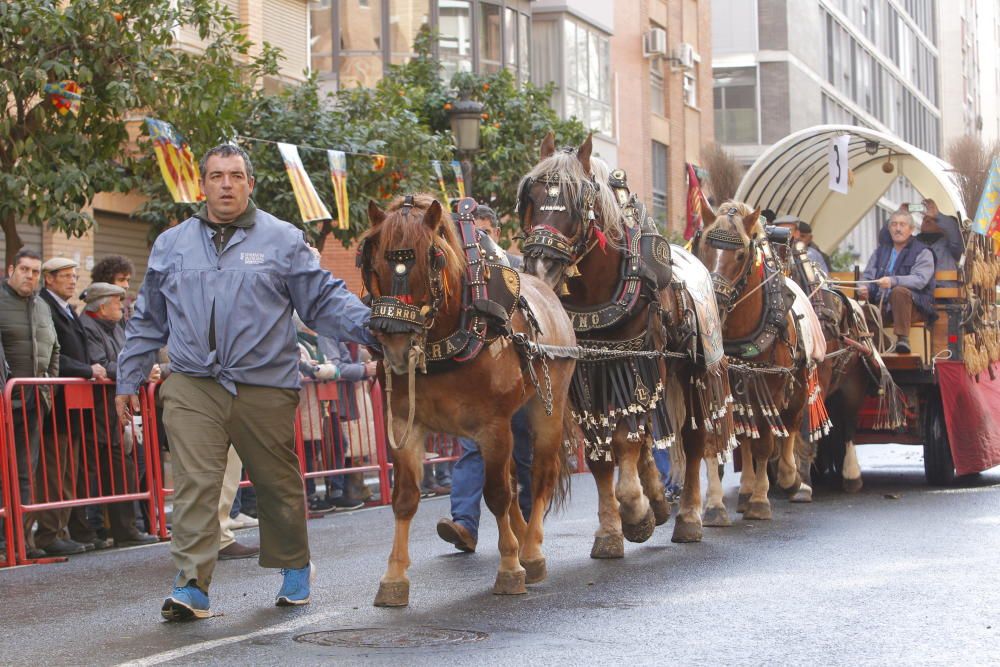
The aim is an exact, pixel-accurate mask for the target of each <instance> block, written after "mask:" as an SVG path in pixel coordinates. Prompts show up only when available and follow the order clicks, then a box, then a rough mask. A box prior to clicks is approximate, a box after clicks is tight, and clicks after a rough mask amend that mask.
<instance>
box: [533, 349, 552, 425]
mask: <svg viewBox="0 0 1000 667" xmlns="http://www.w3.org/2000/svg"><path fill="white" fill-rule="evenodd" d="M541 360H542V374H543V375H545V396H544V398H543V399H542V401H543V403H544V404H545V414H547V415H548V416H550V417H551V416H552V377H551V376H550V375H549V364H548V362H547V361H545V356H544V355H542V356H541ZM536 389H537V387H536Z"/></svg>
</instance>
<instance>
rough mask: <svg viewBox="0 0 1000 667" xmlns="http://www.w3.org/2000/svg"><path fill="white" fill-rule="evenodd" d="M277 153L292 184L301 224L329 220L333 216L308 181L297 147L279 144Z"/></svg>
mask: <svg viewBox="0 0 1000 667" xmlns="http://www.w3.org/2000/svg"><path fill="white" fill-rule="evenodd" d="M278 151H279V152H280V153H281V159H282V160H283V161H284V163H285V171H286V172H287V173H288V180H289V181H291V182H292V192H294V193H295V202H296V203H297V204H298V205H299V215H301V216H302V222H315V221H317V220H331V219H332V218H333V216H331V215H330V211H328V210H327V209H326V205H325V204H324V203H323V202H322V200H320V198H319V195H318V194H316V188H314V187H313V184H312V181H311V180H309V174H307V173H306V168H305V165H303V164H302V158H301V157H299V148H298V146H293V145H292V144H283V143H280V142H279V143H278Z"/></svg>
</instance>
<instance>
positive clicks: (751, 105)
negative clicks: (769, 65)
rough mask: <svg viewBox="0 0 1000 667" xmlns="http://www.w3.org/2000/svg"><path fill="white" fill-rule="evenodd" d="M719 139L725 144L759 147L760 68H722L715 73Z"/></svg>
mask: <svg viewBox="0 0 1000 667" xmlns="http://www.w3.org/2000/svg"><path fill="white" fill-rule="evenodd" d="M713 75H714V78H715V81H714V85H713V91H712V93H713V95H712V97H713V98H714V102H713V106H714V108H715V138H716V140H717V141H720V142H721V143H723V144H757V143H760V135H759V133H758V131H757V125H758V123H757V68H756V67H733V68H724V69H723V68H720V69H717V70H715V71H714V72H713Z"/></svg>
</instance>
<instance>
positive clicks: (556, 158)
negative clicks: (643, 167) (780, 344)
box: [518, 133, 732, 558]
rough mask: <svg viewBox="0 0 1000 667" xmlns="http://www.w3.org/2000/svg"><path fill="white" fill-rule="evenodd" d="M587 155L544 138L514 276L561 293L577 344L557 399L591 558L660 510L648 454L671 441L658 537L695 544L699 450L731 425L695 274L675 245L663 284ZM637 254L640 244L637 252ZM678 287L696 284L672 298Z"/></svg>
mask: <svg viewBox="0 0 1000 667" xmlns="http://www.w3.org/2000/svg"><path fill="white" fill-rule="evenodd" d="M591 150H592V142H591V139H590V138H589V137H588V138H587V140H586V141H585V142H584V143H583V144H582V145H581V146H580V147H579V148H578V149H567V150H560V151H556V147H555V141H554V138H553V135H552V134H551V133H550V134H549V135H548V136H547V137H546V138H545V140H544V141H543V143H542V150H541V161H540V162H539V163H538V164H537V165H536V166H535V167H534V168H533V169H532V170H531V172H530V173H529V174H528V175H527V176H525V178H524V179H522V181H521V185H520V188H519V194H518V213H519V215H520V218H521V226H522V230H523V231H524V233H525V234H526V239H525V242H524V246H523V249H524V256H525V270H526V271H527V272H528V273H531V274H534V275H537V276H539V277H541V278H543V279H544V280H545V282H546V283H547V284H548V285H549V286H550V287H552V288H553V289H557V290H562V291H563V295H562V297H561V299H562V303H563V305H564V306H565V307H566V308H567V310H568V311H569V312H570V314H571V317H572V320H573V326H574V328H575V330H576V333H577V339H578V341H579V343H580V346H581V348H582V349H583V350H584V355H583V356H581V359H580V361H579V362H578V364H577V367H576V374H575V376H574V380H573V387H572V389H571V392H570V401H571V403H572V406H573V417H574V419H575V421H576V422H577V424H578V425H580V427H581V429H582V430H583V433H584V439H585V442H586V449H587V465H588V466H589V468H590V470H591V472H592V474H593V475H594V480H595V482H596V483H597V490H598V497H599V500H598V518H599V522H600V526H599V528H598V530H597V532H596V534H595V537H594V545H593V549H592V550H591V557H592V558H621V557H623V556H624V541H623V538H625V539H628V540H629V541H631V542H644V541H645V540H647V539H649V537H650V536H651V535H652V533H653V529H654V526H655V525H661V524H662V523H664V522H666V521H667V520H668V518H669V516H670V507H669V505H668V503H667V501H666V499H665V497H664V490H663V484H662V482H661V479H660V475H659V472H658V470H657V468H656V465H655V464H654V461H653V457H652V447H654V446H658V447H661V448H662V447H666V446H669V445H671V443H675V440H676V439H677V438H679V439H680V440H681V442H682V447H681V446H678V444H676V443H675V444H673V446H670V455H671V460H672V463H673V470H672V473H673V474H674V475H675V477H677V478H680V477H683V484H684V486H683V491H682V494H681V498H680V511H679V514H678V516H677V518H676V522H675V524H674V530H673V535H672V538H671V539H672V540H673V541H674V542H696V541H700V540H701V538H702V528H701V514H700V502H701V500H700V481H701V480H700V462H701V460H702V458H703V457H704V456H705V455H706V450H707V451H708V452H710V453H711V454H712V455H716V454H717V453H719V452H720V451H723V450H727V448H728V446H729V445H730V440H731V425H732V421H731V415H730V413H729V403H728V399H729V387H728V383H727V376H726V372H725V366H724V360H723V359H722V351H721V347H722V345H721V343H722V341H721V335H720V334H721V328H720V322H719V319H718V314H717V313H716V311H715V304H714V298H713V297H712V288H711V280H710V278H709V276H708V274H707V272H706V271H705V270H704V268H703V267H701V266H700V265H698V263H697V262H696V261H695V260H694V258H693V257H691V256H690V255H689V254H687V253H685V252H684V251H683V250H681V249H680V248H676V249H674V250H673V252H674V253H675V255H684V256H685V257H687V258H688V261H687V263H686V264H685V267H684V268H683V269H681V268H677V266H676V263H675V266H674V268H673V273H675V274H677V275H676V276H675V277H674V278H673V279H671V278H669V277H666V276H669V275H670V272H671V268H670V263H671V262H670V256H671V247H670V246H669V244H668V243H667V242H666V240H664V239H663V238H662V237H661V236H660V235H659V233H658V232H657V231H656V229H655V226H653V224H652V221H651V220H650V219H647V218H646V217H645V216H644V215H642V214H641V213H637V211H638V210H639V209H638V208H636V207H635V206H633V208H632V210H631V217H629V216H628V215H625V214H624V212H625V211H627V210H628V206H629V205H632V204H635V202H634V201H632V200H630V199H629V197H628V193H627V190H626V189H625V188H624V186H623V187H622V188H621V190H615V191H614V192H613V191H612V188H611V186H610V185H609V182H608V180H609V174H608V173H607V170H606V167H604V170H603V172H601V171H599V169H598V166H599V165H602V164H603V163H601V162H600V161H599V160H597V159H596V158H592V157H591ZM620 181H621V183H622V184H624V173H621V174H620ZM619 191H620V192H621V193H622V200H619V199H616V193H618V192H619ZM623 200H624V201H623ZM626 202H632V204H626ZM636 206H641V205H638V204H636ZM640 247H643V248H651V250H649V251H648V253H646V254H647V255H648V256H641V255H642V252H640V251H639V250H638V249H639V248H640ZM657 264H658V266H657ZM682 272H686V273H684V275H681V274H682ZM654 273H656V276H655V280H654V276H653V275H652V274H654ZM640 274H641V275H642V277H641V279H640V278H639V276H640ZM671 281H674V282H671ZM680 281H686V282H688V284H689V287H698V286H701V287H702V289H701V291H698V292H693V293H692V292H689V291H686V290H684V289H683V288H681V287H679V288H678V289H676V290H675V287H676V286H678V285H679V282H680ZM692 294H693V295H692ZM703 317H704V319H703ZM713 329H714V332H713V331H712V330H713ZM713 333H714V335H715V340H716V341H717V343H718V345H717V348H718V349H716V350H714V351H713V350H705V349H704V348H703V346H702V344H701V343H702V341H703V340H705V339H706V338H707V339H710V338H711V334H713ZM588 350H589V351H590V354H591V355H592V356H590V357H588V356H587V354H586V353H587V351H588ZM706 354H707V355H709V356H710V361H709V362H708V363H705V357H706ZM713 354H714V357H711V355H713ZM602 355H604V356H602ZM685 461H687V462H690V463H689V464H688V465H686V466H685V465H684V464H685ZM616 463H617V465H618V468H619V475H618V482H617V485H615V483H614V471H615V464H616Z"/></svg>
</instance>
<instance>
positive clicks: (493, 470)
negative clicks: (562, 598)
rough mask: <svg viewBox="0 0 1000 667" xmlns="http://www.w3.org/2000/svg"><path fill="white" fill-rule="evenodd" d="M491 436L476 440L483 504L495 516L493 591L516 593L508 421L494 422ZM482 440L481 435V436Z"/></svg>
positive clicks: (519, 590) (519, 577)
mask: <svg viewBox="0 0 1000 667" xmlns="http://www.w3.org/2000/svg"><path fill="white" fill-rule="evenodd" d="M492 436H493V437H492V439H490V440H489V441H488V442H480V445H479V449H480V451H481V452H482V454H483V464H484V467H485V473H486V474H485V480H484V484H483V498H485V499H486V506H487V507H489V508H490V511H491V512H493V516H495V517H496V520H497V530H498V532H499V540H498V543H497V546H498V548H499V549H500V567H499V569H498V571H497V578H496V582H495V583H494V585H493V593H495V594H496V595H518V594H523V593H527V592H528V591H527V589H526V588H525V587H524V580H525V573H524V568H523V567H521V563H520V562H519V560H518V554H517V552H518V548H519V547H518V543H517V537H515V536H514V531H513V530H512V529H511V524H510V516H509V510H510V504H511V502H512V500H513V493H511V484H510V470H511V465H512V461H511V449H512V445H513V438H512V436H511V432H510V424H509V422H508V423H506V424H503V425H499V424H498V425H497V426H496V427H495V428H494V429H493V433H492ZM483 440H485V438H484V439H483Z"/></svg>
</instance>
